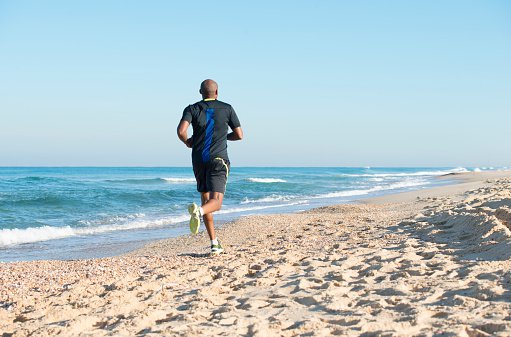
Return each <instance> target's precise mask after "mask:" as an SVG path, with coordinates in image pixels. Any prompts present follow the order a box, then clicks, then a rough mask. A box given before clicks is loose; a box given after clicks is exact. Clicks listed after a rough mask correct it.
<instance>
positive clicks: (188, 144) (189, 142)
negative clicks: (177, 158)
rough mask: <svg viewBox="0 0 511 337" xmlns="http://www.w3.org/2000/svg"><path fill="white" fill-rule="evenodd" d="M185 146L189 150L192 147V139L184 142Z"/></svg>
mask: <svg viewBox="0 0 511 337" xmlns="http://www.w3.org/2000/svg"><path fill="white" fill-rule="evenodd" d="M185 145H186V146H187V147H188V148H190V149H191V148H192V147H193V137H190V138H188V139H187V140H186V142H185Z"/></svg>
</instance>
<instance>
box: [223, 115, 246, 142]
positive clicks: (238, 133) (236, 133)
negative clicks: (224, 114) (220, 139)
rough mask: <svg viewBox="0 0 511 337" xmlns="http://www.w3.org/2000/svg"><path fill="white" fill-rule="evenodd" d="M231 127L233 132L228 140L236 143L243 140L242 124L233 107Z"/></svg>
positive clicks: (230, 119) (230, 120)
mask: <svg viewBox="0 0 511 337" xmlns="http://www.w3.org/2000/svg"><path fill="white" fill-rule="evenodd" d="M229 117H230V118H229V127H230V128H231V130H232V132H231V133H229V134H228V135H227V140H231V141H235V140H242V139H243V130H242V129H241V123H240V120H239V119H238V116H237V115H236V112H235V111H234V109H233V108H232V107H231V115H230V116H229Z"/></svg>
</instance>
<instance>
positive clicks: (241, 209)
mask: <svg viewBox="0 0 511 337" xmlns="http://www.w3.org/2000/svg"><path fill="white" fill-rule="evenodd" d="M308 202H309V201H308V200H300V201H297V202H291V203H287V204H281V205H266V206H253V207H235V208H228V209H221V210H219V211H217V212H215V214H228V213H238V212H250V211H258V210H262V209H267V208H277V207H288V206H294V205H304V204H307V203H308Z"/></svg>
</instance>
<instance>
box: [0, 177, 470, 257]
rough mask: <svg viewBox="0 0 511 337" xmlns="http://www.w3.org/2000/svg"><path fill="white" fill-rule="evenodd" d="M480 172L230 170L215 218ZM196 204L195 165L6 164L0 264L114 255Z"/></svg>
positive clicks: (175, 231)
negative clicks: (121, 166)
mask: <svg viewBox="0 0 511 337" xmlns="http://www.w3.org/2000/svg"><path fill="white" fill-rule="evenodd" d="M474 170H476V171H477V170H479V169H473V168H471V169H470V168H469V169H466V168H445V167H441V168H372V167H365V168H343V167H339V168H275V167H269V168H239V167H233V169H232V172H231V175H230V176H229V182H228V185H227V192H226V196H225V199H224V206H223V208H222V210H220V211H219V212H217V213H216V215H215V218H216V220H217V223H218V224H221V223H222V222H226V221H229V220H232V219H235V218H237V217H240V216H246V215H250V214H261V213H283V212H296V211H300V210H306V209H310V208H314V207H318V206H323V205H330V204H338V203H347V202H352V201H354V200H357V199H361V198H365V197H371V196H376V195H382V194H386V193H394V192H398V191H406V190H412V189H421V188H427V187H432V186H434V185H441V184H447V183H450V181H449V180H445V179H442V180H440V179H437V177H438V176H441V175H445V174H448V173H452V172H466V171H474ZM193 201H195V202H197V203H199V202H200V198H199V194H198V193H197V192H196V187H195V179H194V177H193V172H192V170H191V168H173V167H172V168H132V167H130V168H105V167H78V168H71V167H65V168H47V167H44V168H41V167H33V168H27V167H20V168H15V167H3V168H2V167H0V261H17V260H34V259H77V258H93V257H105V256H112V255H117V254H120V253H124V252H127V251H129V250H132V249H135V248H138V247H141V246H143V245H144V244H145V243H147V242H148V241H150V240H155V239H163V238H168V237H173V236H178V235H182V234H187V233H188V219H189V216H188V212H187V211H186V206H187V205H188V204H189V203H190V202H193ZM201 230H204V226H202V227H201ZM204 244H205V245H208V244H209V243H208V242H204Z"/></svg>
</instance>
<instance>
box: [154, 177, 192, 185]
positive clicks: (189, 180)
mask: <svg viewBox="0 0 511 337" xmlns="http://www.w3.org/2000/svg"><path fill="white" fill-rule="evenodd" d="M161 179H162V180H165V181H166V182H168V183H174V184H175V183H194V182H195V178H161Z"/></svg>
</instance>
